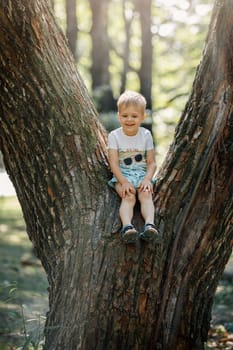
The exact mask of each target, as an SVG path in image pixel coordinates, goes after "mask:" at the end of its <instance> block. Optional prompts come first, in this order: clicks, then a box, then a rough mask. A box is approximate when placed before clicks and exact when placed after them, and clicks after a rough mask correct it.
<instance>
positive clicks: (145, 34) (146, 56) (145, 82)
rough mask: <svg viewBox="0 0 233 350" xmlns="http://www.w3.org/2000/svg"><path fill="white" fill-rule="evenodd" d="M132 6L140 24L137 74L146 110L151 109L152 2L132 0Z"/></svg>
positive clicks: (148, 0)
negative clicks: (139, 61)
mask: <svg viewBox="0 0 233 350" xmlns="http://www.w3.org/2000/svg"><path fill="white" fill-rule="evenodd" d="M134 4H135V8H136V10H137V11H138V13H139V16H140V24H141V65H140V70H139V72H138V75H139V81H140V92H141V93H142V94H143V96H145V98H146V100H147V108H148V109H152V95H151V94H152V77H153V73H152V65H153V47H152V31H151V29H152V20H151V19H152V13H151V7H152V0H145V1H140V0H134Z"/></svg>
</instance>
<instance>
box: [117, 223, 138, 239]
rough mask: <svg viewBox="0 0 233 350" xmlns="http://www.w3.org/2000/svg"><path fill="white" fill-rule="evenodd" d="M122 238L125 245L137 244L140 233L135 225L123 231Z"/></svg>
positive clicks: (123, 228) (124, 228)
mask: <svg viewBox="0 0 233 350" xmlns="http://www.w3.org/2000/svg"><path fill="white" fill-rule="evenodd" d="M120 233H121V238H122V240H123V241H124V242H125V243H135V242H136V240H137V239H138V232H137V230H136V229H135V227H134V226H133V225H126V226H124V227H122V229H121V232H120Z"/></svg>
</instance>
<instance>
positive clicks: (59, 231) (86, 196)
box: [0, 0, 233, 350]
mask: <svg viewBox="0 0 233 350" xmlns="http://www.w3.org/2000/svg"><path fill="white" fill-rule="evenodd" d="M0 10H1V11H0V21H1V26H0V39H1V45H2V50H1V53H0V64H1V67H0V75H1V85H0V96H1V97H0V99H1V114H0V119H1V129H0V145H1V150H2V152H3V156H4V162H5V166H6V169H7V171H8V173H9V174H10V177H11V180H12V182H13V184H14V186H15V189H16V192H17V196H18V198H19V201H20V203H21V206H22V210H23V214H24V218H25V221H26V225H27V232H28V235H29V237H30V239H31V240H32V242H33V244H34V246H35V249H36V251H37V254H38V256H39V258H40V259H41V261H42V264H43V266H44V268H45V270H46V272H47V275H48V281H49V312H48V315H47V322H46V328H45V335H46V344H45V349H46V350H52V349H56V350H64V349H69V350H74V349H85V350H86V349H106V348H108V349H124V350H126V349H156V348H157V349H166V350H169V349H172V350H174V349H179V350H182V349H186V350H187V349H189V350H191V349H203V342H204V341H205V340H206V337H207V332H208V327H209V321H210V312H211V305H212V300H213V295H214V292H215V289H216V286H217V283H218V280H219V278H220V276H221V274H222V272H223V269H224V266H225V264H226V262H227V260H228V258H229V255H230V253H231V244H232V238H233V231H232V212H233V193H232V192H233V188H232V180H233V179H232V178H233V169H232V168H233V165H232V161H231V160H232V155H233V154H232V153H233V148H232V137H233V136H232V135H233V130H232V129H233V94H232V91H233V89H232V87H233V79H232V76H233V66H232V62H233V52H232V33H233V23H232V18H233V16H232V15H233V4H232V2H231V1H230V0H226V1H220V0H218V1H216V2H215V7H214V11H213V16H212V20H211V24H210V30H209V34H208V36H207V42H206V47H205V51H204V56H203V60H202V62H201V64H200V66H199V68H198V70H197V74H196V77H195V81H194V85H193V89H192V93H191V95H190V99H189V101H188V103H187V105H186V108H185V110H184V113H183V114H182V117H181V120H180V123H179V125H178V127H177V130H176V133H175V138H174V142H173V144H172V145H171V148H170V151H169V153H168V155H167V158H166V161H165V162H164V165H163V167H162V168H161V170H160V172H159V175H158V178H159V180H158V187H157V191H156V193H155V203H156V212H157V214H156V220H157V224H158V226H159V228H160V230H161V232H162V233H163V236H164V240H163V244H162V245H161V246H155V245H153V244H145V245H144V244H142V243H140V242H138V244H137V245H136V246H125V245H124V244H123V243H122V242H121V241H120V239H119V234H118V230H119V226H120V223H119V218H118V206H119V200H118V198H117V196H116V195H115V193H113V192H111V190H110V189H108V187H107V185H106V181H107V178H108V176H109V171H108V168H107V161H106V134H105V131H104V130H103V128H102V126H101V124H100V123H99V121H98V118H97V114H96V112H95V109H94V107H93V104H92V102H91V100H90V98H89V96H88V94H87V91H86V89H85V87H84V84H83V82H82V80H81V78H80V76H79V74H78V73H77V72H76V70H75V64H74V62H73V60H72V58H71V57H70V53H69V50H68V48H67V46H66V41H65V40H64V37H63V35H62V34H61V32H60V30H59V29H58V28H57V26H56V24H55V22H54V19H53V17H52V14H51V12H50V11H48V9H47V5H46V1H45V0H40V1H39V0H35V1H33V2H28V1H26V0H22V1H21V2H20V3H19V2H16V3H15V5H14V8H12V7H11V1H10V0H4V1H2V2H1V4H0ZM135 220H136V221H137V225H140V223H141V221H140V217H139V214H138V212H136V213H135Z"/></svg>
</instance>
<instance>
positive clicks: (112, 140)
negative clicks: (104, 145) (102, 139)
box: [108, 132, 118, 149]
mask: <svg viewBox="0 0 233 350" xmlns="http://www.w3.org/2000/svg"><path fill="white" fill-rule="evenodd" d="M108 149H118V144H117V138H116V136H115V135H114V133H112V132H110V134H109V135H108Z"/></svg>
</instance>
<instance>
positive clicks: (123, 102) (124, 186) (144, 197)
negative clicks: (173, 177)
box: [108, 91, 159, 243]
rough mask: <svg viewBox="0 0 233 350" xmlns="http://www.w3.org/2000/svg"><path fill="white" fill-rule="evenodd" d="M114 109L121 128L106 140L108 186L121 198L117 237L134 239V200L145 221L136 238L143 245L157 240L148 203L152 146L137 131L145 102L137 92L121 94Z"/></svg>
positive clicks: (140, 130)
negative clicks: (141, 240) (137, 201)
mask: <svg viewBox="0 0 233 350" xmlns="http://www.w3.org/2000/svg"><path fill="white" fill-rule="evenodd" d="M117 108H118V118H119V122H120V125H121V127H120V128H118V129H116V130H113V131H112V132H110V134H109V136H108V158H109V163H110V167H111V170H112V173H113V175H114V176H113V178H112V179H111V180H110V181H109V182H108V183H109V185H110V186H111V187H113V188H115V190H116V192H117V193H118V195H119V196H120V197H121V205H120V218H121V221H122V229H121V236H122V239H123V240H124V241H125V242H126V243H133V242H135V241H136V240H137V238H138V232H137V230H136V229H135V227H134V226H133V225H132V223H131V222H132V218H133V209H134V205H135V203H136V196H137V197H138V200H139V202H140V206H141V213H142V216H143V218H144V220H145V225H144V228H143V232H141V233H140V235H139V237H140V238H141V239H143V240H145V241H151V240H153V239H159V234H158V231H157V230H156V228H155V226H154V204H153V200H152V191H153V176H154V173H155V169H156V162H155V154H154V145H153V139H152V135H151V133H150V131H149V130H147V129H145V128H143V127H141V123H142V122H143V121H144V119H145V110H146V100H145V98H144V97H143V96H142V95H141V94H139V93H137V92H134V91H125V92H124V93H123V94H122V95H121V96H120V97H119V99H118V101H117Z"/></svg>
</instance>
